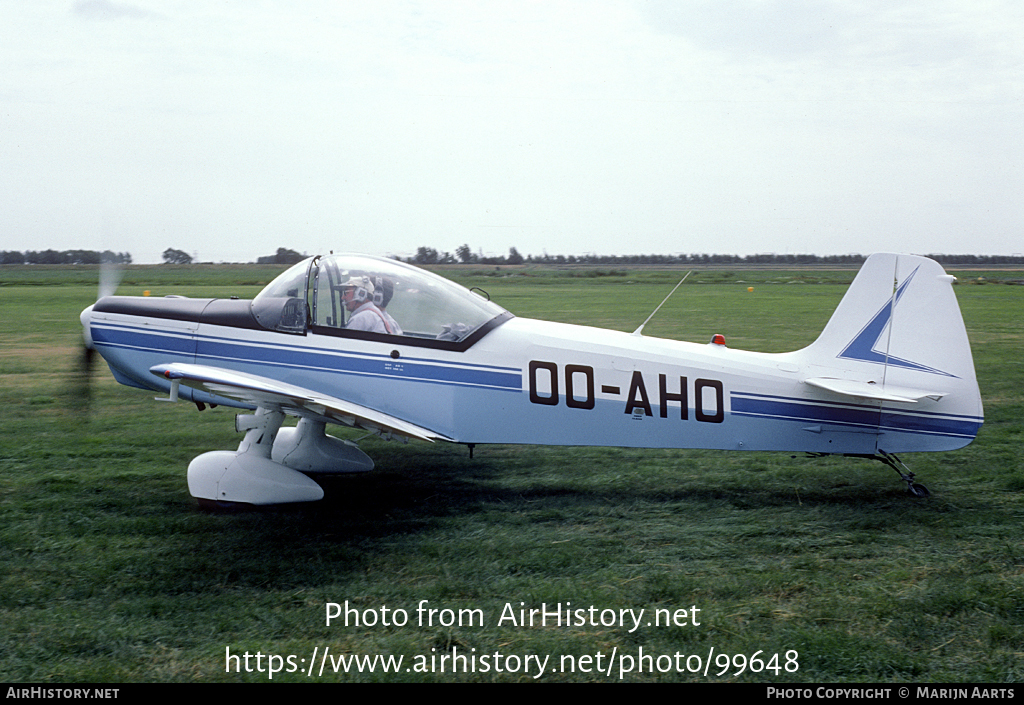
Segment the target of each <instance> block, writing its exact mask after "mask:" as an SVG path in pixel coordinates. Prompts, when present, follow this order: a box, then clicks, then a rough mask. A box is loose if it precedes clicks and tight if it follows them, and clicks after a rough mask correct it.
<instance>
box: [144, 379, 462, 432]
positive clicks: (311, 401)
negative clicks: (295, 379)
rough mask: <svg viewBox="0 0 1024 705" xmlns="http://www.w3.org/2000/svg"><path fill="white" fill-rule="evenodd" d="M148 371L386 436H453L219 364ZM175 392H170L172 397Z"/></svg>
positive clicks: (229, 396)
mask: <svg viewBox="0 0 1024 705" xmlns="http://www.w3.org/2000/svg"><path fill="white" fill-rule="evenodd" d="M149 371H150V372H152V373H153V374H154V375H157V376H159V377H164V378H166V379H169V380H171V382H172V384H173V383H175V382H178V383H181V384H184V385H186V386H189V387H193V388H194V389H199V390H201V391H206V392H212V393H214V394H219V395H221V396H225V397H228V398H230V399H237V400H238V401H243V402H247V403H249V404H253V405H254V406H263V407H270V408H276V409H280V410H281V411H283V412H284V413H286V414H290V415H292V416H305V417H310V418H321V419H326V420H328V421H333V422H334V423H338V424H342V425H345V426H355V427H357V428H363V429H366V430H368V431H372V432H374V433H377V434H380V435H382V436H388V435H392V434H397V435H400V436H407V437H409V438H419V439H420V440H424V441H435V440H445V441H450V440H452V439H450V438H448V437H447V436H443V435H441V434H439V433H435V432H434V431H431V430H429V429H426V428H423V427H422V426H417V425H416V424H411V423H409V422H407V421H403V420H402V419H399V418H396V417H394V416H391V415H389V414H385V413H383V412H380V411H377V410H376V409H371V408H370V407H368V406H363V405H361V404H355V403H353V402H350V401H345V400H344V399H338V398H337V397H331V396H327V395H325V394H319V393H318V392H314V391H313V390H311V389H306V388H305V387H298V386H296V385H293V384H286V383H284V382H278V381H277V380H273V379H268V378H267V377H260V376H258V375H251V374H246V373H244V372H235V371H234V370H226V369H223V368H221V367H209V366H207V365H190V364H186V363H171V364H164V365H154V366H153V367H150V368H149ZM173 394H174V392H173V391H172V396H173Z"/></svg>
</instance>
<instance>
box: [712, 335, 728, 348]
mask: <svg viewBox="0 0 1024 705" xmlns="http://www.w3.org/2000/svg"><path fill="white" fill-rule="evenodd" d="M711 344H712V345H721V346H722V347H723V348H724V347H725V336H724V335H722V334H721V333H715V334H714V336H712V338H711Z"/></svg>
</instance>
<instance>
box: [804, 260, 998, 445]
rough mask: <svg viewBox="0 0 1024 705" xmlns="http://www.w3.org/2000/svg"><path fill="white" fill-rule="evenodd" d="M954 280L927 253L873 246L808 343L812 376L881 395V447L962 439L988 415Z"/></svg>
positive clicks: (843, 390) (835, 387)
mask: <svg viewBox="0 0 1024 705" xmlns="http://www.w3.org/2000/svg"><path fill="white" fill-rule="evenodd" d="M953 281H955V278H954V277H952V276H949V275H947V274H946V272H945V271H944V270H943V269H942V267H941V266H940V265H939V264H938V263H937V262H935V261H933V260H930V259H928V258H926V257H917V256H914V255H896V254H888V253H882V254H876V255H872V256H871V257H869V258H868V260H867V261H866V262H865V263H864V266H863V267H861V270H860V272H859V273H858V274H857V277H856V278H855V279H854V280H853V284H851V285H850V289H849V291H847V292H846V296H844V297H843V300H842V301H841V302H840V304H839V307H838V308H837V309H836V311H835V313H834V314H833V315H832V318H831V319H830V320H829V322H828V325H826V326H825V330H824V331H822V333H821V335H820V336H819V338H818V340H816V341H815V342H814V343H813V344H811V345H810V346H809V347H808V348H806V349H805V350H803V351H802V353H803V354H804V355H805V356H806V357H804V364H805V367H804V369H805V370H806V371H807V372H806V373H807V375H808V377H807V378H806V379H805V380H804V381H805V382H806V383H807V384H809V385H811V386H814V387H818V388H821V389H824V390H827V391H828V392H831V393H833V394H838V395H841V396H843V397H855V398H857V399H858V400H860V401H863V400H869V401H871V402H879V403H880V404H879V408H880V411H881V423H880V429H879V430H880V435H879V440H878V448H879V449H881V450H884V451H887V452H890V453H892V452H900V451H913V450H950V449H953V448H960V447H962V446H964V445H967V444H968V443H970V442H971V440H973V439H974V437H975V436H976V435H977V432H978V428H980V426H981V424H982V421H983V417H982V414H983V412H982V405H981V394H980V392H979V390H978V383H977V380H976V378H975V373H974V360H973V358H972V357H971V348H970V344H969V342H968V339H967V331H966V329H965V328H964V322H963V318H962V317H961V315H960V307H959V306H958V305H957V301H956V296H955V294H954V292H953V287H952V283H953ZM850 401H853V400H852V399H851V400H850Z"/></svg>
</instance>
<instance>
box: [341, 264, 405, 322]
mask: <svg viewBox="0 0 1024 705" xmlns="http://www.w3.org/2000/svg"><path fill="white" fill-rule="evenodd" d="M340 288H341V300H342V302H343V303H344V304H345V308H346V309H347V310H348V312H349V318H348V322H347V323H346V324H345V328H346V329H348V330H365V331H370V332H371V333H392V334H395V331H394V329H393V328H392V327H391V326H390V324H389V323H388V320H387V317H386V316H385V314H384V313H383V312H382V311H381V310H380V309H379V308H378V307H377V305H376V304H374V286H373V282H371V281H370V278H369V277H352V278H350V279H349V280H348V281H347V282H345V283H344V284H342V285H341V287H340Z"/></svg>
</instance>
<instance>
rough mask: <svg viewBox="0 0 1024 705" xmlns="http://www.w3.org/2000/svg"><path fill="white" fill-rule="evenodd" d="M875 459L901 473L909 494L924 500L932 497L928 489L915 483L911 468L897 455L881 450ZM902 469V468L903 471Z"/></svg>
mask: <svg viewBox="0 0 1024 705" xmlns="http://www.w3.org/2000/svg"><path fill="white" fill-rule="evenodd" d="M874 458H875V460H879V461H881V462H883V463H885V464H886V465H888V466H889V467H891V468H892V469H893V470H895V471H896V472H898V473H899V475H900V478H902V480H903V481H904V482H906V483H907V494H910V495H913V496H914V497H922V498H923V497H929V496H931V492H929V491H928V488H927V487H925V486H924V485H919V484H917V483H916V482H914V473H912V472H910V468H908V467H907V466H906V465H905V464H904V463H903V461H902V460H900V459H899V458H897V457H896V456H895V455H893V454H892V453H886V452H885V451H884V450H881V449H879V451H878V455H876V456H874ZM900 468H902V470H901V469H900ZM904 471H905V472H904Z"/></svg>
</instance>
